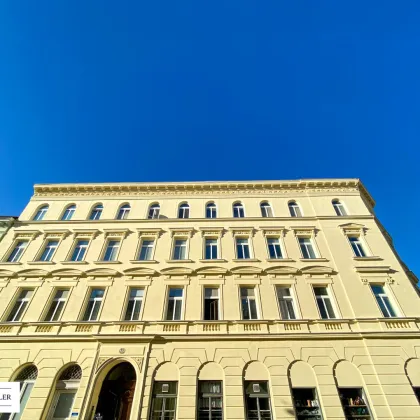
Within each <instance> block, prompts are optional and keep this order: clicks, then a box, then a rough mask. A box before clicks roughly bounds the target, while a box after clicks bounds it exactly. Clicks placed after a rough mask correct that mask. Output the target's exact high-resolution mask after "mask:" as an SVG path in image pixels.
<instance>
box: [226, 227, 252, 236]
mask: <svg viewBox="0 0 420 420" xmlns="http://www.w3.org/2000/svg"><path fill="white" fill-rule="evenodd" d="M229 231H230V232H231V233H232V236H233V237H235V236H249V237H251V238H252V237H253V236H254V232H255V229H254V228H253V227H230V228H229Z"/></svg>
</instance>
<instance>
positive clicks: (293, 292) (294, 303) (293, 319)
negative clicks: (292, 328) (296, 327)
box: [274, 284, 301, 321]
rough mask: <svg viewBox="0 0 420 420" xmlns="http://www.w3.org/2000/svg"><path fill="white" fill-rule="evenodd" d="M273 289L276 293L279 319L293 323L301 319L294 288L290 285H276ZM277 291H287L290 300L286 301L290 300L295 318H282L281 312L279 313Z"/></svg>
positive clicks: (279, 306) (279, 305)
mask: <svg viewBox="0 0 420 420" xmlns="http://www.w3.org/2000/svg"><path fill="white" fill-rule="evenodd" d="M274 287H275V291H276V300H277V307H278V311H279V315H280V319H281V320H282V321H295V320H298V319H301V314H300V310H299V304H298V301H297V294H296V290H295V287H294V286H293V285H292V284H284V285H283V284H276V285H275V286H274ZM279 289H289V291H290V298H291V299H288V300H291V302H292V306H293V310H294V312H295V318H283V314H282V311H281V304H280V297H279Z"/></svg>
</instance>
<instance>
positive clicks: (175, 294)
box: [169, 289, 183, 297]
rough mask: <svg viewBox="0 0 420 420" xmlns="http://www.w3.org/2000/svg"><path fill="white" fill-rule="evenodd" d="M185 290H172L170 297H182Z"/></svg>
mask: <svg viewBox="0 0 420 420" xmlns="http://www.w3.org/2000/svg"><path fill="white" fill-rule="evenodd" d="M182 292H183V289H170V290H169V297H182Z"/></svg>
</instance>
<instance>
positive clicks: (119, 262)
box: [93, 261, 121, 264]
mask: <svg viewBox="0 0 420 420" xmlns="http://www.w3.org/2000/svg"><path fill="white" fill-rule="evenodd" d="M93 263H94V264H121V261H93Z"/></svg>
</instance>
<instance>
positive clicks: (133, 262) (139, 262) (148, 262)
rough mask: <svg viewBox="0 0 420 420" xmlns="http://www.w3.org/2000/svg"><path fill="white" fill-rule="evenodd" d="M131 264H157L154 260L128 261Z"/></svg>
mask: <svg viewBox="0 0 420 420" xmlns="http://www.w3.org/2000/svg"><path fill="white" fill-rule="evenodd" d="M130 263H131V264H157V261H156V260H130Z"/></svg>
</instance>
